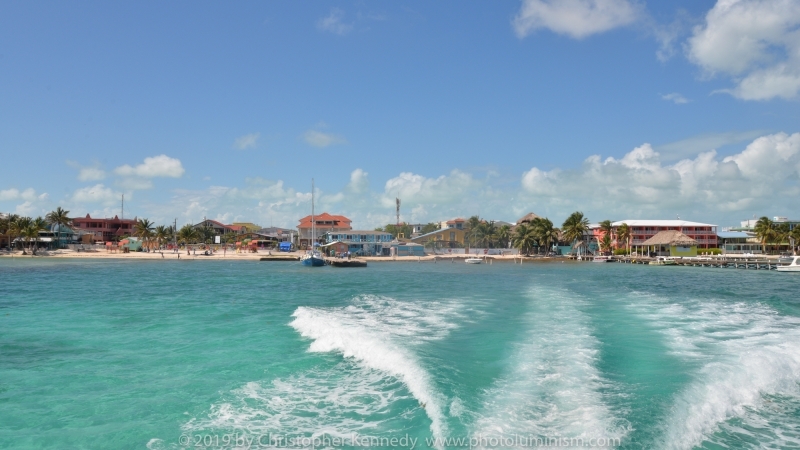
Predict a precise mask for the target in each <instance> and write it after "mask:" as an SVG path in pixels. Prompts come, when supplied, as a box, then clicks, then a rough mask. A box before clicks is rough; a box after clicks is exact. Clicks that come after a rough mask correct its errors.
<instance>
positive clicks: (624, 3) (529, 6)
mask: <svg viewBox="0 0 800 450" xmlns="http://www.w3.org/2000/svg"><path fill="white" fill-rule="evenodd" d="M639 10H640V8H639V7H638V6H637V4H636V3H634V2H632V1H630V0H524V1H523V2H522V7H521V8H520V10H519V12H518V13H517V15H516V16H515V17H514V19H513V20H512V22H511V23H512V26H513V27H514V31H515V32H516V34H517V36H518V37H520V38H524V37H525V36H527V35H529V34H530V33H532V32H534V31H536V30H538V29H540V28H546V29H548V30H550V31H552V32H554V33H558V34H564V35H567V36H570V37H572V38H575V39H582V38H585V37H587V36H590V35H592V34H596V33H602V32H604V31H608V30H611V29H613V28H617V27H621V26H624V25H628V24H630V23H632V22H634V21H636V20H637V18H638V17H639V15H640V12H639Z"/></svg>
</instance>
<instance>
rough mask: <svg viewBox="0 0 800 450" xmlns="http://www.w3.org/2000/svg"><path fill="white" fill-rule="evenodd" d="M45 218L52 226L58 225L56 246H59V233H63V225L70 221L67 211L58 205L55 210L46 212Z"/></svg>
mask: <svg viewBox="0 0 800 450" xmlns="http://www.w3.org/2000/svg"><path fill="white" fill-rule="evenodd" d="M45 220H47V223H49V224H50V225H51V226H53V227H54V228H55V225H58V248H61V235H62V234H63V230H64V227H66V226H69V225H71V223H72V219H70V218H69V211H66V210H65V209H63V208H62V207H60V206H59V207H57V208H56V209H55V210H53V211H50V212H49V213H47V215H46V216H45Z"/></svg>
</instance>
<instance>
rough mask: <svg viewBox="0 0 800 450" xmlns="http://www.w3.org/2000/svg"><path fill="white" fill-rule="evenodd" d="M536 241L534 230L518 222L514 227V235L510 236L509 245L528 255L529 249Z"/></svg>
mask: <svg viewBox="0 0 800 450" xmlns="http://www.w3.org/2000/svg"><path fill="white" fill-rule="evenodd" d="M537 242H538V240H537V238H536V233H535V230H534V228H533V227H532V226H530V225H526V224H524V223H523V224H519V225H517V227H516V228H515V229H514V236H513V237H512V238H511V245H513V246H514V248H517V249H519V251H520V253H524V254H525V255H530V253H531V249H533V247H534V246H535V245H536V243H537Z"/></svg>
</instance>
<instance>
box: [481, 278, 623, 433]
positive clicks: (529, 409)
mask: <svg viewBox="0 0 800 450" xmlns="http://www.w3.org/2000/svg"><path fill="white" fill-rule="evenodd" d="M529 296H530V302H529V305H530V306H529V311H528V313H527V314H526V319H527V320H526V321H527V326H526V330H525V334H524V336H523V340H522V341H521V342H519V343H517V344H516V345H515V346H516V348H515V350H514V351H513V352H511V355H510V358H511V359H510V365H509V370H508V372H507V373H506V374H505V375H504V376H502V378H500V379H499V380H498V381H497V382H496V383H495V384H494V386H492V387H491V388H490V389H489V390H488V391H487V392H486V395H485V397H486V400H485V403H484V408H483V412H482V413H480V415H479V417H478V418H477V420H476V423H475V434H476V435H480V436H482V437H485V438H490V437H498V438H499V437H506V438H508V437H513V435H517V436H530V437H533V438H559V437H560V438H583V439H584V441H585V442H589V441H590V440H591V439H620V440H621V439H622V438H623V437H624V436H625V435H626V434H627V433H628V431H629V429H630V423H629V422H628V421H627V420H626V419H624V418H620V417H616V416H615V414H614V412H613V411H612V410H611V408H610V407H609V406H608V403H607V400H608V399H607V398H606V396H607V395H613V394H603V393H601V391H603V390H605V391H613V389H611V388H612V387H613V386H611V385H610V383H609V382H608V381H606V380H604V379H603V377H602V376H601V374H600V372H599V370H598V369H597V367H596V364H597V360H598V348H599V342H598V340H597V338H595V337H594V335H593V334H592V329H591V327H590V325H589V319H588V317H587V316H586V314H585V313H583V312H582V311H581V306H582V305H583V303H584V301H583V300H582V299H581V298H579V297H576V296H575V295H574V294H572V293H568V292H563V291H559V290H549V289H546V288H534V289H532V290H531V292H530V294H529ZM531 446H533V445H531Z"/></svg>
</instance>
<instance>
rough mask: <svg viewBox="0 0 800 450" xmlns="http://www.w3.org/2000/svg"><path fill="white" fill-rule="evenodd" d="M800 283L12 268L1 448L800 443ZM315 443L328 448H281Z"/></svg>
mask: <svg viewBox="0 0 800 450" xmlns="http://www.w3.org/2000/svg"><path fill="white" fill-rule="evenodd" d="M798 287H800V277H798V276H794V275H793V274H785V273H776V272H766V271H745V270H733V269H729V270H727V269H710V268H707V269H698V268H682V267H649V266H630V265H622V264H586V263H584V264H580V263H573V264H570V263H567V264H526V265H523V266H520V265H513V264H494V265H465V264H446V263H445V264H443V263H438V264H433V263H420V264H418V263H371V264H370V266H369V267H368V268H366V269H350V270H348V269H335V268H331V267H324V268H306V267H302V266H300V265H298V264H295V263H256V262H216V261H202V262H199V261H180V262H178V261H124V262H113V261H111V262H109V261H88V262H87V261H69V260H58V261H54V260H49V261H48V260H44V261H31V260H13V261H12V260H7V259H6V260H0V448H53V449H72V448H75V449H77V448H98V449H105V448H150V449H179V448H263V447H264V446H265V445H267V444H269V443H270V439H272V443H273V444H278V446H283V447H289V448H300V447H304V448H308V447H312V446H314V445H315V443H316V444H324V445H322V446H323V447H326V446H327V447H335V446H342V445H343V446H345V447H350V448H353V447H358V448H362V447H378V446H380V445H381V441H379V440H374V441H369V439H380V438H384V439H386V441H384V442H383V444H386V443H388V442H390V441H388V439H392V438H395V439H400V438H405V439H407V441H400V440H398V441H395V443H394V445H391V444H390V446H393V447H406V448H408V447H410V445H406V444H409V443H410V442H412V440H413V441H415V445H416V448H429V447H431V446H433V447H439V448H442V447H448V445H442V443H441V442H440V443H439V444H438V445H437V444H436V443H434V442H426V438H427V439H430V438H441V439H445V438H466V439H469V438H472V439H473V442H472V443H473V444H478V445H477V446H484V447H499V446H502V445H504V444H506V445H507V444H515V445H511V446H516V447H524V446H526V445H528V446H533V445H534V444H536V443H537V441H536V439H537V438H539V439H545V438H548V439H558V438H562V439H569V438H582V439H584V442H586V443H587V444H588V443H601V444H602V443H609V442H610V443H614V442H619V443H620V446H621V447H622V448H631V449H634V448H636V449H638V448H657V449H690V448H708V449H718V448H734V449H738V448H798V447H800V389H798V381H800V309H799V308H798V306H799V302H798V295H797V292H798ZM354 434H355V435H356V436H357V440H356V441H355V442H353V441H347V439H351V438H352V437H353V436H354ZM302 437H305V438H312V437H316V438H317V439H319V440H318V441H316V442H315V441H312V440H310V439H307V440H306V441H302V440H298V441H278V440H277V439H278V438H285V439H294V438H302ZM334 438H336V439H341V441H338V442H337V441H333V439H334ZM501 438H502V439H505V441H502V440H498V439H501ZM236 439H239V440H238V441H237V440H236ZM259 439H261V441H260V442H261V444H264V446H259ZM322 439H328V441H323V440H322ZM358 439H361V440H358ZM364 439H367V440H364ZM477 439H483V441H479V440H477ZM491 439H495V440H494V441H492V440H491ZM509 439H511V441H509ZM514 439H516V441H513V440H514ZM520 439H529V440H528V441H524V440H520ZM551 442H552V441H551ZM564 442H568V443H571V444H574V446H577V443H578V441H571V442H570V441H559V443H560V444H562V445H567V446H569V444H564ZM469 443H470V442H469V441H468V440H467V441H463V444H464V445H465V446H468V445H469ZM334 444H337V445H334ZM456 445H457V443H456V442H454V441H451V442H450V445H449V447H454V446H456Z"/></svg>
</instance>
